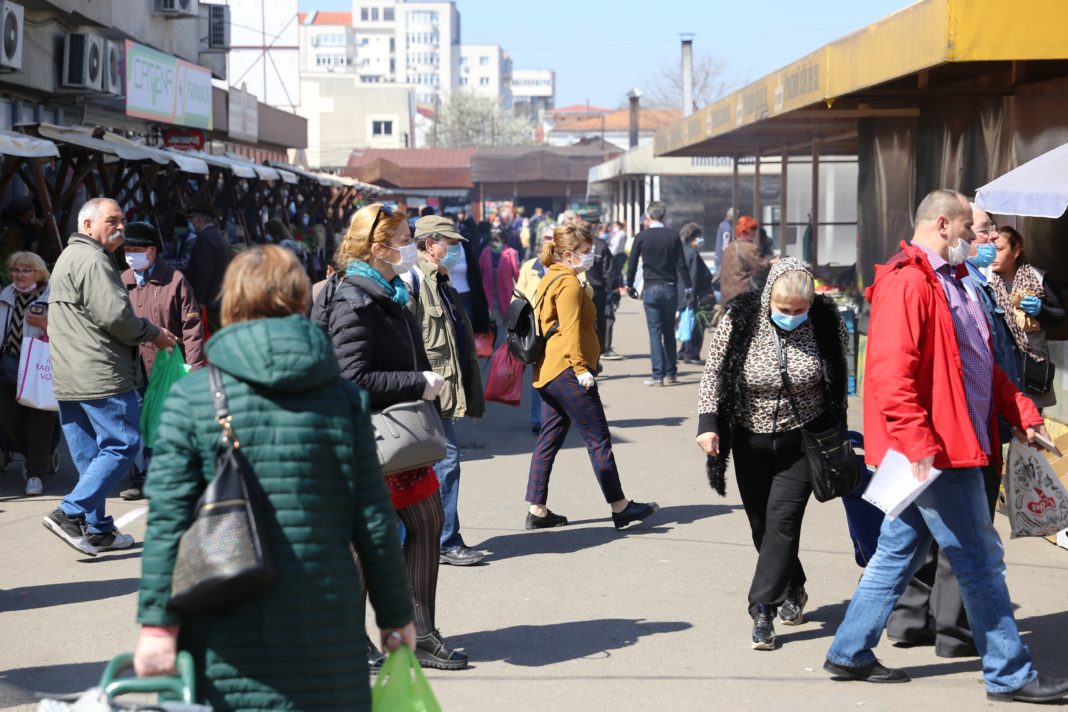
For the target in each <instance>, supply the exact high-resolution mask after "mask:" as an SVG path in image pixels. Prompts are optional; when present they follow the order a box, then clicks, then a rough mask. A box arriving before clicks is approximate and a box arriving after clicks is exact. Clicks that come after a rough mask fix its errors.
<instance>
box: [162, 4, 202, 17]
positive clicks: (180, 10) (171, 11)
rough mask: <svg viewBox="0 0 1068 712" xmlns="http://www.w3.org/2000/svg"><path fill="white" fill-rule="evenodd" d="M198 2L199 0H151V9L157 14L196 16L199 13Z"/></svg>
mask: <svg viewBox="0 0 1068 712" xmlns="http://www.w3.org/2000/svg"><path fill="white" fill-rule="evenodd" d="M198 4H199V0H153V5H154V8H153V9H154V11H155V13H156V14H157V15H166V16H168V17H196V16H197V15H199V14H200V11H199V10H198V9H197V5H198Z"/></svg>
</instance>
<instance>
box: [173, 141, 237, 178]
mask: <svg viewBox="0 0 1068 712" xmlns="http://www.w3.org/2000/svg"><path fill="white" fill-rule="evenodd" d="M167 152H168V153H175V154H182V155H186V156H192V157H194V158H197V159H198V160H201V161H203V162H204V163H205V164H206V165H209V166H215V167H216V168H221V169H223V170H226V171H230V172H231V173H233V174H234V175H235V176H237V177H238V178H256V177H257V174H256V171H255V170H253V168H252V166H250V165H249V166H245V165H235V164H234V162H233V161H231V160H229V159H227V158H226V157H225V156H215V155H212V154H210V153H204V152H203V151H178V150H176V149H173V148H168V149H167Z"/></svg>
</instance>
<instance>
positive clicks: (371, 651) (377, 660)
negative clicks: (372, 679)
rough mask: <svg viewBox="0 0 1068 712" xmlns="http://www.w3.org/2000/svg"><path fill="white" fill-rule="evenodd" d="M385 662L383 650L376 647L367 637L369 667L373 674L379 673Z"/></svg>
mask: <svg viewBox="0 0 1068 712" xmlns="http://www.w3.org/2000/svg"><path fill="white" fill-rule="evenodd" d="M385 662H386V656H385V655H383V654H382V651H381V650H379V649H378V648H376V647H375V644H374V643H372V642H371V639H370V638H367V668H368V670H370V671H371V674H372V675H377V674H378V671H379V670H381V669H382V666H383V665H384V664H385Z"/></svg>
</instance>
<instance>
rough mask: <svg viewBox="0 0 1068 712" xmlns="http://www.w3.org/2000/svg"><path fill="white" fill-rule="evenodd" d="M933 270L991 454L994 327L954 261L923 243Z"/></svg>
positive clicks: (974, 417) (980, 434) (971, 408)
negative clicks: (951, 263)
mask: <svg viewBox="0 0 1068 712" xmlns="http://www.w3.org/2000/svg"><path fill="white" fill-rule="evenodd" d="M912 244H913V246H914V247H918V248H920V249H921V250H923V252H924V254H925V255H927V261H928V262H930V263H931V269H932V270H934V273H935V274H936V275H937V276H938V281H939V282H941V283H942V289H943V290H944V291H945V293H946V299H947V300H948V301H949V311H950V314H951V315H952V316H953V331H954V332H956V336H957V349H958V350H959V351H960V360H961V365H962V366H963V367H964V393H965V395H966V397H967V398H968V416H969V418H970V420H971V421H972V428H974V429H975V436H976V437H977V438H978V439H979V445H980V447H982V448H983V452H985V453H987V454H988V455H989V454H990V409H991V402H992V400H993V391H994V354H993V353H992V352H991V351H990V327H989V325H988V324H987V321H986V316H985V315H984V314H983V308H982V306H981V305H980V304H979V302H978V301H977V300H976V299H975V298H973V297H972V296H971V295H969V294H968V290H967V289H965V287H964V284H963V283H962V282H961V281H960V280H959V279H957V277H956V274H955V270H954V269H953V268H952V267H951V266H950V264H949V263H948V262H947V261H946V260H945V259H943V258H942V257H940V256H939V255H936V254H935V253H934V252H931V251H930V250H928V249H927V248H926V247H924V246H923V245H920V244H917V243H915V242H914V243H912Z"/></svg>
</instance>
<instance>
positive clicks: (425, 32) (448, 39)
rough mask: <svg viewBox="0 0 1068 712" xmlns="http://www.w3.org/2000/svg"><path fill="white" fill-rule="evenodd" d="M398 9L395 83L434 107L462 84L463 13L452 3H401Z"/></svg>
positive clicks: (419, 100) (417, 98)
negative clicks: (404, 85) (412, 90)
mask: <svg viewBox="0 0 1068 712" xmlns="http://www.w3.org/2000/svg"><path fill="white" fill-rule="evenodd" d="M395 8H396V31H395V45H396V65H395V68H396V72H395V81H397V82H403V83H407V84H412V85H414V86H415V87H416V96H415V99H416V101H418V102H421V103H428V104H429V103H432V102H433V101H434V100H435V98H436V97H437V96H438V94H439V93H441V92H445V93H448V92H450V91H452V90H453V89H455V88H457V87H458V86H459V84H460V13H459V12H457V11H456V4H455V3H453V2H402V3H397V4H396V5H395Z"/></svg>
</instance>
